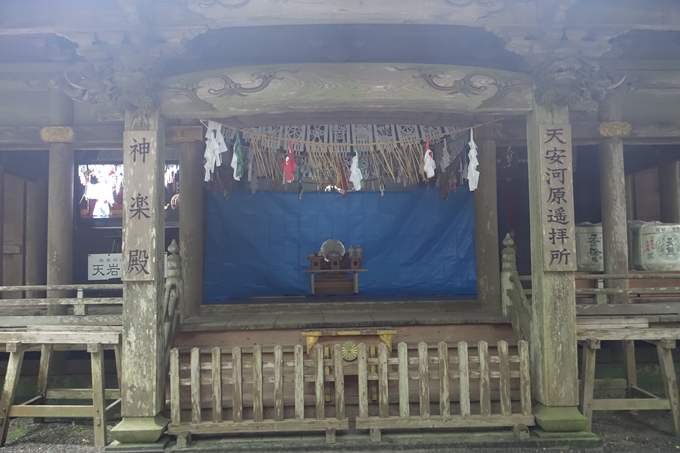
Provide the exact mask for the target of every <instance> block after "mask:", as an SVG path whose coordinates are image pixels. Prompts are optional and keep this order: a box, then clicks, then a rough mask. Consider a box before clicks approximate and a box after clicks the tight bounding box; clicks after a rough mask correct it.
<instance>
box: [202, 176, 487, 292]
mask: <svg viewBox="0 0 680 453" xmlns="http://www.w3.org/2000/svg"><path fill="white" fill-rule="evenodd" d="M330 238H335V239H339V240H340V241H341V242H342V243H343V244H345V247H346V248H347V247H349V246H350V245H353V246H355V247H356V246H357V245H361V247H362V248H363V255H364V260H363V261H362V267H364V268H366V269H368V272H364V273H362V274H361V275H360V276H359V289H360V293H361V294H367V295H405V294H448V295H467V294H476V291H477V288H476V275H475V246H474V206H473V196H472V193H471V192H470V191H468V190H467V188H461V190H459V191H458V192H456V193H452V194H451V195H450V196H449V198H448V200H442V199H441V198H440V196H439V191H438V190H436V189H417V190H409V191H389V192H385V194H384V196H381V195H380V192H351V193H350V194H349V196H348V197H346V198H343V197H342V196H341V195H340V194H338V193H305V194H304V196H303V197H302V199H299V198H298V195H297V193H295V192H258V193H255V194H252V193H250V192H248V191H235V192H232V193H231V194H230V195H229V197H228V198H227V199H225V198H224V197H222V196H220V195H217V194H215V193H210V194H209V196H208V228H207V241H206V254H205V271H204V284H203V294H204V299H205V301H206V302H208V303H220V302H225V301H228V300H229V299H236V298H245V297H253V296H283V295H298V296H303V295H308V294H310V287H309V274H306V273H302V272H301V271H302V270H303V269H309V260H308V259H307V257H308V255H309V254H310V253H316V252H318V251H319V248H320V246H321V244H322V243H323V242H324V241H325V240H326V239H330Z"/></svg>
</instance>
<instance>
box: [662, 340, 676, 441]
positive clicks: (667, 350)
mask: <svg viewBox="0 0 680 453" xmlns="http://www.w3.org/2000/svg"><path fill="white" fill-rule="evenodd" d="M672 343H673V344H672V348H675V341H673V342H672ZM672 348H671V347H665V346H664V345H663V344H661V343H657V346H656V351H657V354H658V356H659V365H661V376H662V377H663V384H664V390H665V391H666V398H667V399H668V402H669V406H670V410H671V420H672V422H673V430H674V431H675V435H676V436H677V437H680V396H679V395H678V377H677V375H676V374H675V364H674V363H673V356H672V354H671V349H672Z"/></svg>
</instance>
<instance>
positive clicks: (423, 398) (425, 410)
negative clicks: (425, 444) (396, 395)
mask: <svg viewBox="0 0 680 453" xmlns="http://www.w3.org/2000/svg"><path fill="white" fill-rule="evenodd" d="M428 364H429V360H428V356H427V344H426V343H418V385H419V388H420V398H419V400H420V417H422V418H427V417H429V416H430V372H429V365H428Z"/></svg>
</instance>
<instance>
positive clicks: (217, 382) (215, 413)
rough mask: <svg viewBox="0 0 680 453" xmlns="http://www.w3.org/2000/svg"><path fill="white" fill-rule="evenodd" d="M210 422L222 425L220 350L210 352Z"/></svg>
mask: <svg viewBox="0 0 680 453" xmlns="http://www.w3.org/2000/svg"><path fill="white" fill-rule="evenodd" d="M211 365H212V366H211V369H212V399H213V403H212V421H213V423H222V350H221V349H220V348H218V347H215V348H213V350H212V364H211Z"/></svg>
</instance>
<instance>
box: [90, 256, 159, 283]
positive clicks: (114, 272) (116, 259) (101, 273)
mask: <svg viewBox="0 0 680 453" xmlns="http://www.w3.org/2000/svg"><path fill="white" fill-rule="evenodd" d="M122 261H123V254H122V253H93V254H89V255H87V280H88V281H94V280H112V279H115V278H121V276H122V275H123V274H122V272H121V265H122ZM167 268H168V255H167V254H166V255H165V269H166V273H167Z"/></svg>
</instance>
